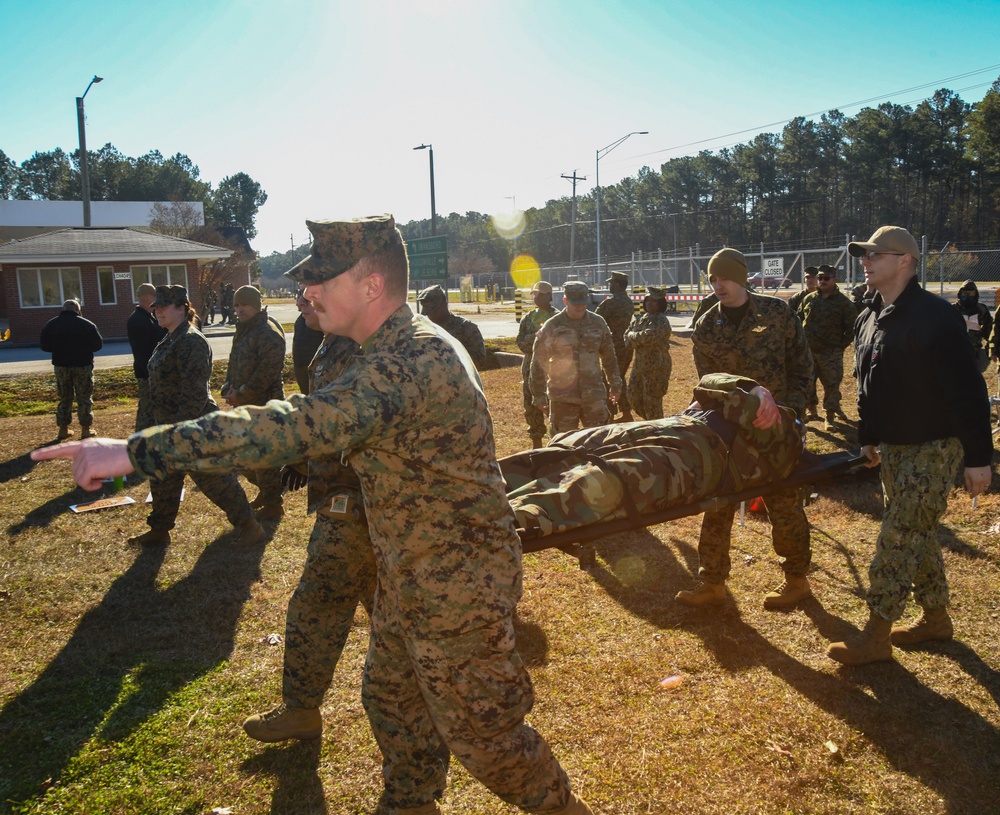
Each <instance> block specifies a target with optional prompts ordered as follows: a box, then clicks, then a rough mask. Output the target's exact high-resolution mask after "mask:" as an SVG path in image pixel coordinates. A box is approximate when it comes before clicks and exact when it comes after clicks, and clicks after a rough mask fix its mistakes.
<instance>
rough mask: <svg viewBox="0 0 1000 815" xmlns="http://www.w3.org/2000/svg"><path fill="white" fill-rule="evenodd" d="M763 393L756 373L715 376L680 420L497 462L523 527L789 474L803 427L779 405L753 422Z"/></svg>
mask: <svg viewBox="0 0 1000 815" xmlns="http://www.w3.org/2000/svg"><path fill="white" fill-rule="evenodd" d="M761 393H762V389H761V386H760V385H758V384H757V383H756V382H754V381H753V380H752V379H747V378H745V377H739V376H733V375H731V374H710V375H709V376H705V377H702V379H701V381H700V382H699V383H698V385H697V386H696V387H695V389H694V401H693V402H692V403H691V405H690V406H689V407H688V408H687V410H685V411H684V412H683V413H679V414H677V415H676V416H669V417H667V418H665V419H654V420H650V421H644V422H627V423H621V424H610V425H603V426H601V427H588V428H584V429H583V430H573V431H570V432H567V433H560V434H559V435H557V436H555V437H553V439H552V440H551V441H550V442H549V444H548V446H546V447H544V448H542V449H540V450H527V451H525V452H523V453H517V454H515V455H512V456H507V457H506V458H502V459H500V468H501V470H502V472H503V475H504V478H505V479H506V481H507V498H508V500H509V501H510V505H511V507H512V508H513V510H514V514H515V516H516V517H517V522H518V526H520V527H521V528H522V529H535V530H538V531H539V532H540V533H541V534H543V535H548V534H551V533H553V532H562V531H565V530H567V529H575V528H578V527H581V526H587V525H589V524H594V523H598V522H600V521H611V520H615V519H617V518H625V517H629V516H638V515H642V514H644V513H648V512H655V511H659V510H663V509H666V508H668V507H673V506H681V505H684V504H691V503H694V502H696V501H699V500H701V499H703V498H705V497H707V496H710V495H713V494H716V495H724V494H727V493H731V492H738V491H741V490H744V489H747V488H750V487H756V486H760V485H764V484H770V483H772V482H775V481H781V480H782V479H784V478H787V477H788V476H789V475H790V474H791V473H792V471H794V470H795V468H796V466H797V465H798V463H799V459H800V457H801V455H802V429H801V425H800V424H799V423H798V422H797V421H796V418H795V412H794V411H793V410H792V409H791V408H788V407H783V406H780V405H779V406H778V411H779V413H780V417H779V421H776V422H774V423H773V424H771V425H770V426H769V427H768V428H766V429H760V428H757V427H755V426H754V420H755V418H757V412H758V409H759V407H760V404H761V399H760V394H761ZM759 423H760V422H758V424H759Z"/></svg>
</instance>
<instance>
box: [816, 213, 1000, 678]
mask: <svg viewBox="0 0 1000 815" xmlns="http://www.w3.org/2000/svg"><path fill="white" fill-rule="evenodd" d="M847 248H848V251H849V252H850V254H851V255H853V256H855V257H860V258H862V265H863V266H864V269H865V279H866V280H867V281H868V283H869V284H870V285H871V286H872V287H873V288H874V289H875V292H876V293H875V295H874V297H873V298H872V299H871V301H870V306H869V307H868V308H867V309H866V310H865V311H863V312H862V313H861V316H860V317H859V318H858V321H857V325H856V336H855V342H854V355H855V367H856V370H857V376H858V416H859V421H858V441H859V442H860V443H861V452H862V453H863V454H864V455H865V456H866V457H867V458H868V459H869V466H876V465H879V464H881V468H880V472H879V474H880V477H881V480H882V493H883V498H884V502H885V512H884V514H883V517H882V527H881V529H880V531H879V536H878V540H877V541H876V542H875V556H874V558H873V559H872V562H871V566H870V567H869V569H868V581H869V587H868V595H867V602H868V621H867V623H866V624H865V627H864V629H863V630H862V631H861V632H860V633H859V634H858V635H856V636H853V637H848V638H847V639H846V640H844V641H843V642H835V643H833V644H831V645H830V647H829V649H828V650H827V655H828V656H829V657H831V658H832V659H835V660H837V661H838V662H842V663H844V664H846V665H863V664H867V663H869V662H882V661H886V660H890V659H892V646H893V645H900V646H913V645H919V644H920V643H923V642H926V641H932V640H947V639H951V637H952V636H953V633H954V629H953V625H952V621H951V617H950V615H949V614H948V604H949V600H950V598H949V592H948V581H947V578H946V576H945V571H944V559H943V558H942V556H941V543H940V540H939V539H938V525H939V523H940V521H941V518H942V516H943V515H944V512H945V510H946V509H947V506H948V496H949V494H950V492H951V489H952V486H953V485H954V482H955V473H956V470H958V468H959V466H960V465H961V464H962V463H963V459H964V464H965V472H964V475H965V486H966V489H967V490H968V492H969V494H970V495H972V496H976V495H978V494H979V493H981V492H983V491H984V490H985V489H986V488H987V487H988V486H989V484H990V480H991V478H992V472H991V469H990V463H991V461H992V459H993V438H992V434H991V430H990V417H989V400H988V396H987V393H986V383H985V382H984V381H983V378H982V376H981V375H980V373H979V371H978V369H977V367H976V362H975V357H974V355H973V349H972V347H971V345H970V344H969V341H968V337H967V335H966V326H965V324H964V322H963V321H962V319H961V317H960V316H959V315H958V314H957V313H956V310H955V309H954V308H952V306H951V305H949V304H948V303H946V302H945V301H944V300H942V299H941V298H940V297H937V296H936V295H934V294H931V293H930V292H928V291H925V290H924V289H922V288H921V287H920V284H919V283H918V282H917V280H916V270H917V267H918V264H919V262H920V247H919V246H918V244H917V242H916V240H915V239H914V238H913V236H912V235H911V234H910V233H909V232H908V231H907V230H905V229H903V228H902V227H898V226H883V227H881V228H879V229H878V230H876V231H875V233H874V234H873V235H872V236H871V238H870V239H869V240H868V241H864V242H861V241H855V242H852V243H850V244H848V247H847ZM911 592H912V594H913V597H914V599H915V600H916V601H917V604H918V605H919V606H920V608H921V610H922V615H921V617H920V619H919V620H917V621H916V622H915V623H913V624H910V625H899V626H893V622H895V621H897V620H899V619H900V618H901V617H902V615H903V611H904V609H905V607H906V602H907V599H908V598H909V596H910V594H911Z"/></svg>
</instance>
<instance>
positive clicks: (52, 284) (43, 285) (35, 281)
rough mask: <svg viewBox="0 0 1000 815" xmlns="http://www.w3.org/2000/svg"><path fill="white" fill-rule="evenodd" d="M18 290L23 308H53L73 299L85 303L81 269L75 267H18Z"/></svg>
mask: <svg viewBox="0 0 1000 815" xmlns="http://www.w3.org/2000/svg"><path fill="white" fill-rule="evenodd" d="M17 290H18V294H19V295H20V298H21V308H51V307H52V306H61V305H62V304H63V303H65V302H66V301H67V300H71V299H72V300H79V301H80V303H83V285H82V284H81V282H80V269H79V268H74V267H65V268H57V267H48V268H43V269H18V270H17Z"/></svg>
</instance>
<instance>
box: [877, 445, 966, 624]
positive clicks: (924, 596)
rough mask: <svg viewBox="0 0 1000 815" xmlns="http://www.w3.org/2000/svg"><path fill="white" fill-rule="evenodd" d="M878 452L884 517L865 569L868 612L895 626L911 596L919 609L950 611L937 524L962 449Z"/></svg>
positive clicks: (917, 448)
mask: <svg viewBox="0 0 1000 815" xmlns="http://www.w3.org/2000/svg"><path fill="white" fill-rule="evenodd" d="M879 452H880V453H881V455H882V467H881V478H882V497H883V500H884V502H885V514H884V515H883V516H882V529H881V531H880V532H879V535H878V540H877V541H876V542H875V557H874V558H873V559H872V563H871V566H869V568H868V583H869V588H868V607H869V608H870V609H871V610H872V612H873V613H875V614H877V615H878V616H879V617H882V618H883V619H885V620H890V621H895V620H898V619H899V618H900V617H902V616H903V609H904V608H905V607H906V600H907V598H908V597H909V596H910V591H911V590H912V592H913V598H914V599H915V600H916V601H917V603H919V604H920V606H921V607H922V608H927V609H938V608H945V607H947V605H948V601H949V596H948V580H947V578H946V577H945V573H944V558H942V556H941V543H940V542H939V540H938V524H939V523H940V521H941V517H942V516H943V515H944V512H945V510H946V509H947V508H948V494H949V493H950V492H951V488H952V485H953V484H954V482H955V473H956V472H957V471H958V468H959V467H960V465H961V463H962V444H961V442H959V440H958V439H954V438H952V439H940V440H938V441H931V442H925V443H924V444H882V445H880V446H879Z"/></svg>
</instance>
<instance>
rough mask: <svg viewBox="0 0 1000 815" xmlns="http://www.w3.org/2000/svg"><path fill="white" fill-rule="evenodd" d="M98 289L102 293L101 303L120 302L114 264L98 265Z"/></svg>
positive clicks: (111, 303) (110, 304)
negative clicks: (116, 288)
mask: <svg viewBox="0 0 1000 815" xmlns="http://www.w3.org/2000/svg"><path fill="white" fill-rule="evenodd" d="M97 290H98V291H99V292H100V293H101V305H102V306H113V305H114V304H115V303H117V302H118V294H117V292H116V291H115V269H114V267H113V266H98V267H97Z"/></svg>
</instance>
